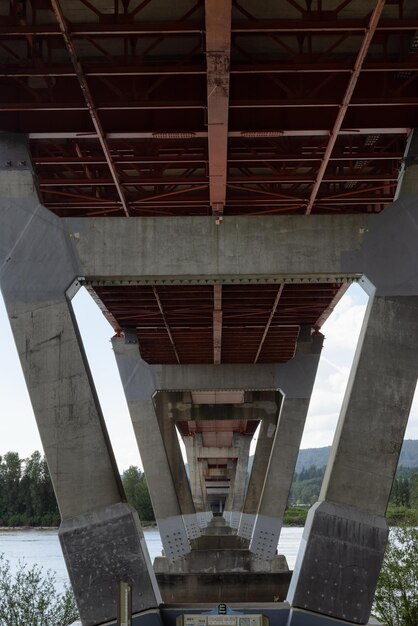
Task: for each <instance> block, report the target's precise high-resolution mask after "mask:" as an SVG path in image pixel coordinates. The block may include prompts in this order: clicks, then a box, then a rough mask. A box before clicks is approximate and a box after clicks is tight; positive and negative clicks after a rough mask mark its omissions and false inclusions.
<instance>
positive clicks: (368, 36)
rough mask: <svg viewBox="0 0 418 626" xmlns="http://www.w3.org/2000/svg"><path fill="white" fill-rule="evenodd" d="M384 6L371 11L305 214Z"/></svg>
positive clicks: (378, 4)
mask: <svg viewBox="0 0 418 626" xmlns="http://www.w3.org/2000/svg"><path fill="white" fill-rule="evenodd" d="M384 6H385V0H377V2H376V5H375V8H374V10H373V13H372V15H371V17H370V21H369V24H368V26H367V29H366V34H365V36H364V39H363V41H362V44H361V47H360V50H359V52H358V55H357V59H356V62H355V64H354V68H353V72H352V74H351V78H350V80H349V83H348V85H347V89H346V91H345V94H344V98H343V100H342V103H341V106H340V110H339V112H338V115H337V118H336V120H335V122H334V126H333V128H332V130H331V135H330V138H329V141H328V145H327V147H326V150H325V154H324V158H323V160H322V163H321V165H320V168H319V171H318V174H317V177H316V180H315V183H314V185H313V188H312V192H311V195H310V198H309V201H308V204H307V207H306V213H307V214H309V213H311V211H312V207H313V205H314V202H315V200H316V197H317V194H318V190H319V187H320V186H321V182H322V180H323V178H324V175H325V170H326V169H327V167H328V163H329V158H330V156H331V153H332V151H333V149H334V146H335V143H336V141H337V138H338V133H339V131H340V129H341V127H342V124H343V121H344V117H345V114H346V112H347V109H348V105H349V103H350V100H351V97H352V95H353V92H354V88H355V86H356V84H357V80H358V78H359V76H360V72H361V68H362V65H363V62H364V59H365V58H366V54H367V51H368V49H369V47H370V44H371V41H372V39H373V36H374V33H375V31H376V28H377V25H378V23H379V19H380V16H381V14H382V11H383V8H384Z"/></svg>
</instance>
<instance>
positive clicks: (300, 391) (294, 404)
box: [247, 334, 324, 559]
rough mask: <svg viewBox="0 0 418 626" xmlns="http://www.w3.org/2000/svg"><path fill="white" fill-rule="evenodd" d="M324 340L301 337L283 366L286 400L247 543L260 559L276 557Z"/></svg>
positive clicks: (318, 337)
mask: <svg viewBox="0 0 418 626" xmlns="http://www.w3.org/2000/svg"><path fill="white" fill-rule="evenodd" d="M323 340H324V337H323V335H321V334H317V335H312V336H310V335H309V336H308V337H307V341H306V340H305V341H303V340H302V337H300V339H299V342H298V346H297V352H296V355H295V357H294V358H293V359H292V360H291V361H289V362H288V363H287V364H286V365H287V371H286V374H287V375H286V376H284V378H283V383H282V385H281V389H282V391H283V392H284V394H285V398H284V401H283V403H282V407H281V411H280V416H279V420H278V423H277V428H276V433H275V437H274V442H273V448H272V451H271V455H270V461H269V464H268V468H267V473H266V478H265V481H264V486H263V490H262V494H261V498H260V504H259V507H258V512H257V517H256V519H255V522H254V529H253V532H252V537H251V542H250V550H251V552H254V554H256V555H257V556H259V557H260V558H263V559H272V558H273V557H274V556H275V554H276V550H277V543H278V541H279V537H280V532H281V528H282V524H283V515H284V512H285V509H286V504H287V499H288V496H289V491H290V486H291V484H292V478H293V474H294V471H295V465H296V461H297V457H298V453H299V447H300V441H301V439H302V434H303V429H304V426H305V421H306V415H307V412H308V407H309V402H310V398H311V394H312V388H313V385H314V382H315V377H316V372H317V369H318V363H319V358H320V354H321V350H322V344H323ZM247 524H248V522H247Z"/></svg>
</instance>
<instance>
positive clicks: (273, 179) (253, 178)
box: [39, 172, 399, 187]
mask: <svg viewBox="0 0 418 626" xmlns="http://www.w3.org/2000/svg"><path fill="white" fill-rule="evenodd" d="M398 176H399V174H398V172H393V173H386V174H374V173H370V174H364V173H361V172H360V173H358V174H357V173H347V174H341V175H337V174H332V173H330V174H327V175H326V176H324V177H323V178H322V181H323V182H324V183H337V182H338V183H345V182H375V181H392V182H396V181H397V180H398ZM314 180H315V179H314V178H313V177H312V176H310V175H309V174H286V173H285V174H282V175H270V174H259V175H255V174H254V175H248V176H245V175H243V176H228V181H227V183H226V184H227V185H228V184H229V183H231V184H240V185H245V184H248V185H255V184H257V185H261V184H263V185H265V184H276V183H308V184H310V183H313V182H314ZM39 184H40V186H41V187H80V186H84V187H85V186H88V187H90V186H92V185H94V186H97V187H105V186H106V187H109V186H112V185H114V180H113V179H111V178H44V179H42V178H40V179H39ZM119 184H120V185H122V186H123V187H130V186H132V187H143V186H146V185H188V186H193V185H198V186H200V185H207V184H209V181H208V179H207V178H206V177H205V176H161V177H147V176H135V177H133V176H132V177H128V176H124V177H120V178H119Z"/></svg>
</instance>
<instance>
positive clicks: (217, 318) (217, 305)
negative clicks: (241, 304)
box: [213, 285, 223, 365]
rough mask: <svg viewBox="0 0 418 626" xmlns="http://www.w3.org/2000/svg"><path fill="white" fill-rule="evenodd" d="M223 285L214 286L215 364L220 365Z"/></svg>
mask: <svg viewBox="0 0 418 626" xmlns="http://www.w3.org/2000/svg"><path fill="white" fill-rule="evenodd" d="M222 317H223V313H222V285H213V362H214V364H215V365H219V364H220V362H221V356H222Z"/></svg>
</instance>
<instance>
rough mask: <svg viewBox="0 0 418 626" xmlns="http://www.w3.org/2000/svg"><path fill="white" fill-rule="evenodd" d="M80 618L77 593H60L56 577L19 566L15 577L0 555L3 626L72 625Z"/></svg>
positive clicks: (24, 565) (0, 609) (8, 564)
mask: <svg viewBox="0 0 418 626" xmlns="http://www.w3.org/2000/svg"><path fill="white" fill-rule="evenodd" d="M76 619H78V611H77V607H76V604H75V598H74V594H73V592H72V591H71V590H70V589H68V588H66V589H65V591H64V593H63V594H60V593H58V592H57V590H56V587H55V576H54V575H53V574H52V573H51V572H50V571H48V572H47V573H46V576H44V575H43V572H42V568H40V567H37V566H36V565H35V566H34V567H32V568H28V567H27V565H26V564H24V563H19V567H18V569H17V572H16V573H15V575H14V576H13V575H12V573H11V569H10V563H9V562H8V561H7V560H6V559H5V558H4V556H3V555H0V626H68V625H69V624H72V623H73V622H74V621H75V620H76Z"/></svg>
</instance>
